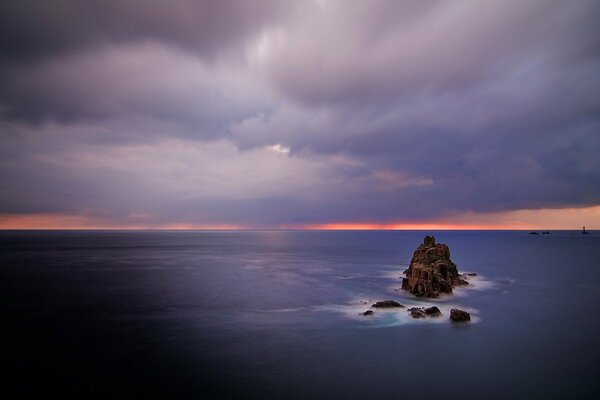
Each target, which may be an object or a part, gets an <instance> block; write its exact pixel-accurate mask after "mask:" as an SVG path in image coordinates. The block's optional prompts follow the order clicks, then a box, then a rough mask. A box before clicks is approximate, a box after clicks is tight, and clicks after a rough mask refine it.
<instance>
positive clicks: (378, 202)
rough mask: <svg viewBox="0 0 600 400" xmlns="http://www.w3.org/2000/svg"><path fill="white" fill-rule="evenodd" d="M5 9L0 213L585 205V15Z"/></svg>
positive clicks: (323, 5) (534, 8) (218, 7)
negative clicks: (2, 186)
mask: <svg viewBox="0 0 600 400" xmlns="http://www.w3.org/2000/svg"><path fill="white" fill-rule="evenodd" d="M1 7H2V10H0V11H2V12H0V37H2V38H3V39H2V40H3V41H4V43H2V44H3V46H2V50H1V51H0V116H1V119H2V121H1V122H0V123H1V124H0V178H1V179H2V182H3V185H4V190H3V191H2V192H1V193H0V213H30V212H39V213H50V212H57V213H85V214H86V215H91V216H95V217H103V218H112V219H117V220H120V221H129V220H132V221H135V222H139V221H142V220H143V221H149V222H152V223H164V224H167V223H172V222H177V223H180V222H190V223H202V222H206V223H231V224H249V225H254V226H274V225H280V224H284V225H285V224H294V223H319V222H326V221H338V220H339V221H343V220H354V221H390V220H395V221H404V220H406V221H413V220H419V219H428V218H441V217H445V216H449V215H452V214H454V213H460V212H476V213H477V212H494V211H510V210H517V209H537V208H548V207H555V208H561V207H580V206H590V205H598V204H600V187H599V186H598V185H597V184H596V182H599V181H600V161H598V160H599V158H598V157H597V154H599V153H600V136H599V135H598V132H600V80H599V77H600V45H599V42H600V41H599V40H598V38H599V37H600V35H599V34H598V33H599V32H598V28H597V20H598V17H600V7H599V6H598V4H597V2H594V1H584V0H581V1H572V2H562V1H536V0H529V1H520V2H502V1H460V2H441V1H425V2H410V1H406V2H405V1H373V2H343V1H336V0H333V1H327V0H321V1H315V2H298V3H293V4H292V3H289V2H279V1H278V2H272V3H271V2H267V1H264V2H247V1H239V2H234V1H226V2H212V1H207V2H195V1H181V2H176V3H173V2H169V3H166V2H158V1H156V2H155V1H150V2H110V1H109V2H102V3H99V4H94V5H89V4H86V3H83V2H68V1H63V2H59V1H57V2H44V3H38V2H19V3H16V2H15V3H14V4H12V5H11V4H3V5H2V6H1Z"/></svg>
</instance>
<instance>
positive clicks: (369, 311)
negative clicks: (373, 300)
mask: <svg viewBox="0 0 600 400" xmlns="http://www.w3.org/2000/svg"><path fill="white" fill-rule="evenodd" d="M373 314H375V313H374V312H373V311H372V310H367V311H365V312H364V313H362V315H364V316H365V317H368V316H371V315H373Z"/></svg>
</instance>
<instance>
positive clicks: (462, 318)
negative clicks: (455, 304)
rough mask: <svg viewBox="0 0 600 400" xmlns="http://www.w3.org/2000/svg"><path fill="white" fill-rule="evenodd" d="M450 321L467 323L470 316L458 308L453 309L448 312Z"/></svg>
mask: <svg viewBox="0 0 600 400" xmlns="http://www.w3.org/2000/svg"><path fill="white" fill-rule="evenodd" d="M450 319H451V320H452V321H454V322H467V321H470V320H471V314H469V313H468V312H466V311H463V310H459V309H458V308H453V309H452V310H450Z"/></svg>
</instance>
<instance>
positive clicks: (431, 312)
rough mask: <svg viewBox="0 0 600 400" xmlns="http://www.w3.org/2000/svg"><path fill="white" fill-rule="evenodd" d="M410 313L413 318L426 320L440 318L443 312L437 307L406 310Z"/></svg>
mask: <svg viewBox="0 0 600 400" xmlns="http://www.w3.org/2000/svg"><path fill="white" fill-rule="evenodd" d="M406 311H408V312H409V313H410V316H411V317H413V318H425V317H439V316H440V315H442V312H441V311H440V309H439V308H437V307H436V306H432V307H427V308H425V307H412V308H409V309H408V310H406Z"/></svg>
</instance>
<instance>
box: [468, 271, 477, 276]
mask: <svg viewBox="0 0 600 400" xmlns="http://www.w3.org/2000/svg"><path fill="white" fill-rule="evenodd" d="M467 276H477V274H476V273H475V272H469V273H468V274H467Z"/></svg>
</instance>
